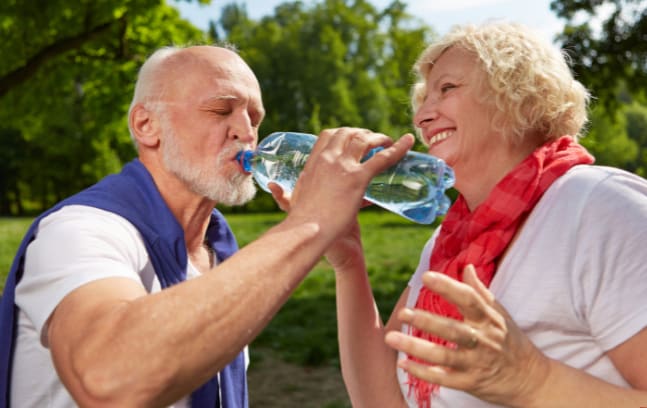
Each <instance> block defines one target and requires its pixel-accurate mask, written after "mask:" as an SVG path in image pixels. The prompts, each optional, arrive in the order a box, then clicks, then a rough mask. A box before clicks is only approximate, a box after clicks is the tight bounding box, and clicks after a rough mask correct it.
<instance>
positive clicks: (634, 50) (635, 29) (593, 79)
mask: <svg viewBox="0 0 647 408" xmlns="http://www.w3.org/2000/svg"><path fill="white" fill-rule="evenodd" d="M550 7H551V9H552V10H553V11H555V13H556V14H557V16H559V17H561V18H564V19H566V21H567V24H566V25H565V27H564V30H563V32H562V33H561V34H560V35H559V36H558V40H559V41H560V42H561V43H562V46H563V48H564V49H566V50H567V51H568V52H569V54H570V56H571V58H572V60H573V62H574V69H575V71H576V73H577V75H578V78H579V79H580V80H581V82H583V83H584V84H585V85H587V86H588V87H589V89H591V90H592V92H593V94H594V95H596V97H598V98H599V99H600V100H601V101H602V102H603V103H604V104H605V105H606V107H607V109H615V108H617V107H618V105H619V101H618V100H617V98H616V89H617V88H618V86H619V85H620V84H622V83H625V84H626V86H627V87H628V89H630V90H631V92H632V95H633V96H634V97H640V98H643V99H644V98H645V84H647V7H646V6H645V2H644V1H642V0H553V1H552V2H551V4H550ZM597 21H601V24H600V27H599V30H598V29H597V27H596V25H595V24H596V22H597Z"/></svg>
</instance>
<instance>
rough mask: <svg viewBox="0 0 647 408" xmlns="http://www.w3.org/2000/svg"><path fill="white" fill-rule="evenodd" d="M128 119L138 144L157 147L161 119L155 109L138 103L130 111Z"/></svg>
mask: <svg viewBox="0 0 647 408" xmlns="http://www.w3.org/2000/svg"><path fill="white" fill-rule="evenodd" d="M128 121H129V122H130V123H129V124H130V129H131V130H132V132H133V136H134V137H135V140H136V141H137V144H138V145H140V146H146V147H155V146H157V145H158V144H159V135H158V134H159V120H158V118H157V115H156V114H155V113H154V112H153V111H151V110H149V109H147V108H146V107H145V106H144V105H142V104H137V105H135V106H134V107H133V108H132V110H131V111H130V115H129V116H128Z"/></svg>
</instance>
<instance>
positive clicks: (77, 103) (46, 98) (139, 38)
mask: <svg viewBox="0 0 647 408" xmlns="http://www.w3.org/2000/svg"><path fill="white" fill-rule="evenodd" d="M0 33H1V35H2V38H3V42H2V44H1V45H0V60H2V61H3V63H2V65H0V101H1V103H0V123H2V124H3V128H4V129H5V130H3V131H1V132H0V137H1V139H0V150H16V147H19V148H20V151H19V152H18V153H17V155H16V160H15V162H16V163H12V166H13V167H12V170H11V172H6V173H5V172H4V171H3V173H2V174H1V177H2V182H1V183H0V186H2V187H3V189H2V190H0V194H2V199H1V200H0V202H2V203H3V205H2V207H1V208H0V210H1V211H2V214H15V213H22V212H23V211H29V210H30V209H33V210H34V211H36V210H40V209H42V208H45V207H47V206H49V205H51V204H52V203H53V202H55V201H57V200H59V199H61V198H62V197H65V196H67V195H70V194H72V193H74V192H76V191H78V190H80V189H82V188H83V187H86V186H88V185H90V184H92V183H94V182H96V181H97V180H98V179H99V178H101V177H103V176H105V175H106V174H109V173H112V172H115V171H117V170H118V169H119V168H120V167H121V166H122V164H123V163H124V162H126V161H128V160H130V159H132V158H133V157H134V155H135V152H134V149H133V147H132V143H131V142H130V137H129V135H128V131H127V126H126V112H127V110H128V105H129V103H130V98H131V96H132V91H133V85H134V79H135V77H136V75H137V69H138V67H139V66H140V65H141V63H142V62H143V61H144V59H145V58H146V56H147V55H148V54H150V53H151V52H153V51H154V50H155V49H156V48H158V47H160V46H163V45H169V44H174V43H178V44H183V43H191V42H202V41H204V40H205V38H206V36H205V34H204V33H202V32H200V31H199V30H198V29H196V28H195V27H193V26H192V25H191V24H190V23H188V22H186V21H185V20H182V19H180V17H179V13H178V11H177V10H176V9H175V8H173V7H170V6H168V5H166V4H165V3H164V2H163V1H162V0H98V1H96V0H95V1H89V0H82V1H80V2H76V3H70V2H66V1H64V0H52V1H47V2H40V1H35V0H27V1H17V0H8V1H5V2H2V4H1V5H0ZM18 139H21V140H18ZM3 170H4V169H3ZM5 186H10V187H5ZM16 197H20V199H16ZM16 200H18V202H19V204H16V203H15V201H16ZM8 202H12V203H13V204H12V205H7V204H5V203H8Z"/></svg>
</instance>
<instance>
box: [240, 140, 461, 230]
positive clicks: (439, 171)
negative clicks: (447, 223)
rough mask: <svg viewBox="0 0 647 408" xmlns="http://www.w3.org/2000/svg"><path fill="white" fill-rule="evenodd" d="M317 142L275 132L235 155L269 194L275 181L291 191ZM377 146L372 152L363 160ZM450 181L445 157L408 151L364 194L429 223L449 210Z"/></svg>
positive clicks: (449, 169)
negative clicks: (448, 192)
mask: <svg viewBox="0 0 647 408" xmlns="http://www.w3.org/2000/svg"><path fill="white" fill-rule="evenodd" d="M316 140H317V137H316V136H314V135H311V134H307V133H296V132H275V133H272V134H270V135H269V136H267V137H266V138H265V139H263V140H262V141H261V142H260V143H259V145H258V147H257V148H256V149H255V150H244V151H241V152H239V153H238V155H237V156H236V158H237V160H238V161H239V163H240V164H241V166H242V168H243V170H245V171H247V172H249V173H252V175H253V176H254V179H255V180H256V182H257V183H258V185H259V186H260V187H261V188H262V189H263V190H265V191H268V192H269V189H268V187H267V185H268V183H270V182H274V183H277V184H278V185H280V186H281V187H282V188H283V190H285V191H287V192H291V191H292V190H293V189H294V185H295V184H296V181H297V179H298V178H299V174H300V173H301V171H302V170H303V167H304V166H305V163H306V160H307V158H308V156H309V155H310V151H311V150H312V146H313V145H314V144H315V141H316ZM381 149H382V148H381V147H378V148H375V149H373V150H371V151H370V152H369V154H368V155H367V156H366V157H364V159H363V160H368V159H370V157H371V156H373V155H374V154H375V153H376V152H377V151H379V150H381ZM453 185H454V172H453V170H452V169H451V168H450V167H449V166H447V165H446V164H445V162H444V161H443V160H441V159H439V158H437V157H434V156H431V155H428V154H423V153H418V152H408V153H407V154H406V156H405V157H403V158H402V160H400V161H399V162H398V163H396V164H395V165H393V166H392V167H390V168H388V169H387V170H385V171H384V172H382V173H380V174H378V175H377V176H375V177H374V178H373V180H371V182H370V184H369V185H368V188H367V190H366V192H365V194H364V198H365V199H366V200H368V201H370V202H372V203H374V204H377V205H379V206H380V207H383V208H385V209H387V210H389V211H392V212H394V213H396V214H399V215H401V216H403V217H405V218H407V219H409V220H411V221H414V222H417V223H420V224H431V223H432V222H433V221H434V220H435V219H436V217H437V216H439V215H443V214H444V213H445V212H447V209H448V208H449V205H450V200H449V198H448V197H447V196H446V195H445V190H447V189H448V188H450V187H452V186H453ZM340 205H341V203H340Z"/></svg>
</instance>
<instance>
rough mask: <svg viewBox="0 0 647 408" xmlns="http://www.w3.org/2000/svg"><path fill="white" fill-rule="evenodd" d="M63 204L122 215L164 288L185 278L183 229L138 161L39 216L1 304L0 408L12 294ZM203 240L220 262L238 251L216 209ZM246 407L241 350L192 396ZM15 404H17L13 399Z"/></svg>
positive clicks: (196, 401) (195, 402) (5, 398)
mask: <svg viewBox="0 0 647 408" xmlns="http://www.w3.org/2000/svg"><path fill="white" fill-rule="evenodd" d="M65 205H87V206H91V207H96V208H99V209H102V210H106V211H110V212H113V213H115V214H118V215H120V216H122V217H124V218H125V219H127V220H128V221H130V223H132V224H133V225H134V226H135V228H137V230H138V231H139V232H140V234H141V236H142V237H143V239H144V244H145V246H146V251H147V252H148V256H149V258H150V260H151V262H152V264H153V267H154V269H155V273H156V275H157V277H158V279H159V281H160V283H161V286H162V289H164V288H168V287H169V286H172V285H174V284H176V283H180V282H182V281H184V280H186V269H187V252H186V244H185V241H184V231H183V230H182V228H181V226H180V225H179V223H178V222H177V220H176V219H175V217H174V216H173V214H172V213H171V211H170V210H169V208H168V207H167V206H166V204H165V202H164V200H163V199H162V196H161V195H160V193H159V191H158V190H157V187H156V186H155V183H154V181H153V179H152V177H151V175H150V173H149V172H148V170H146V168H145V167H144V166H143V165H142V164H141V162H140V161H139V160H137V159H135V160H133V161H132V162H130V163H128V164H127V165H126V166H124V168H123V170H122V171H121V173H119V174H114V175H110V176H107V177H105V178H104V179H103V180H101V181H99V182H98V183H97V184H95V185H93V186H91V187H89V188H88V189H86V190H83V191H81V192H79V193H78V194H76V195H73V196H71V197H69V198H67V199H65V200H63V201H61V202H60V203H58V204H57V205H55V206H54V207H52V208H51V209H49V210H48V211H46V212H45V213H43V214H41V215H40V216H39V217H38V218H36V220H35V221H34V223H33V224H32V225H31V227H30V228H29V230H28V231H27V233H26V235H25V237H24V238H23V240H22V243H21V244H20V247H19V249H18V253H17V254H16V257H15V258H14V261H13V265H12V266H11V271H10V273H9V276H8V278H7V282H6V284H5V288H4V292H3V296H2V299H1V301H0V408H8V407H9V401H10V395H9V394H10V392H9V391H10V389H11V385H10V380H11V378H10V377H11V362H12V354H13V350H14V342H15V339H16V334H17V333H16V321H17V312H18V311H17V307H16V306H15V303H14V295H15V289H16V284H17V283H18V282H19V280H20V277H21V276H22V272H23V264H24V256H25V251H26V249H27V246H28V245H29V243H30V242H31V241H33V240H34V238H35V236H36V232H37V230H38V223H39V222H40V221H41V220H42V219H43V218H44V217H46V216H47V215H49V214H51V213H52V212H54V211H57V210H59V209H60V208H62V207H63V206H65ZM207 240H208V241H209V243H210V245H211V247H212V248H213V249H214V250H215V252H216V254H217V256H218V260H219V261H220V262H222V261H224V260H225V259H227V258H228V257H229V256H231V255H232V254H233V253H234V252H236V251H237V250H238V245H237V243H236V239H235V238H234V235H233V233H232V232H231V229H230V228H229V225H228V224H227V222H226V221H225V219H224V217H223V216H222V214H220V212H219V211H218V210H216V209H214V210H213V213H212V214H211V220H210V222H209V227H208V229H207ZM168 318H169V319H172V318H173V317H172V316H168ZM219 390H220V392H219ZM221 399H222V401H221ZM16 403H17V404H16ZM248 404H249V403H248V397H247V379H246V372H245V357H244V353H243V352H241V353H239V354H238V356H237V357H236V358H235V359H234V360H233V361H232V362H231V363H230V364H229V365H227V366H226V367H225V368H224V369H223V370H222V371H221V372H220V381H218V377H217V376H216V377H214V378H212V379H211V380H209V381H208V382H207V383H205V384H204V385H202V386H201V387H200V388H198V389H197V390H195V391H194V392H193V393H192V394H191V406H192V407H194V408H203V407H204V408H206V407H210V408H211V407H223V408H247V407H248ZM14 405H20V404H19V402H18V401H15V402H14Z"/></svg>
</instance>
